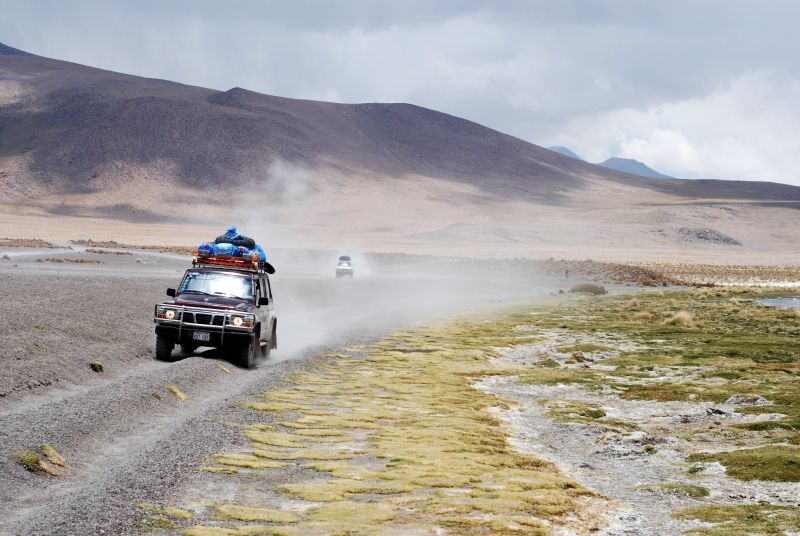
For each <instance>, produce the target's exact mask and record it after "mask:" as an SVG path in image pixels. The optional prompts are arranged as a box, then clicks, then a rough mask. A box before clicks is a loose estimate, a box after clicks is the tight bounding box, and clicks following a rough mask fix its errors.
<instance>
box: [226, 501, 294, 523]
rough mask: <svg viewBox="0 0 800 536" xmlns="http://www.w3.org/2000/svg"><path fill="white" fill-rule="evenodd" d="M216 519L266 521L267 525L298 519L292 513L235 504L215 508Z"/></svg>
mask: <svg viewBox="0 0 800 536" xmlns="http://www.w3.org/2000/svg"><path fill="white" fill-rule="evenodd" d="M214 517H216V518H217V519H221V520H230V519H233V520H236V521H265V522H267V523H294V522H295V521H297V520H298V517H297V516H296V515H294V514H292V513H291V512H285V511H283V510H277V509H275V508H251V507H248V506H238V505H235V504H218V505H216V506H214Z"/></svg>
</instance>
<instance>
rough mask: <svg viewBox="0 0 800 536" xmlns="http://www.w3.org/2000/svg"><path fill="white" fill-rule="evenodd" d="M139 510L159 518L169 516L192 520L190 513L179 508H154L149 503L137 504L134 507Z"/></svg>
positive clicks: (153, 505)
mask: <svg viewBox="0 0 800 536" xmlns="http://www.w3.org/2000/svg"><path fill="white" fill-rule="evenodd" d="M136 506H137V507H139V508H140V509H141V510H144V511H145V512H149V513H151V514H156V515H159V516H169V517H174V518H176V519H192V513H191V512H188V511H186V510H181V509H180V508H169V507H168V508H161V507H160V506H156V505H155V504H149V503H139V504H137V505H136Z"/></svg>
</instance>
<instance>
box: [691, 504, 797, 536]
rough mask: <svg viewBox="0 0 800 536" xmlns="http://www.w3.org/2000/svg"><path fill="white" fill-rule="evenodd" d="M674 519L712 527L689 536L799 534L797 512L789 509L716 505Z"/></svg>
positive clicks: (757, 505) (750, 505) (787, 507)
mask: <svg viewBox="0 0 800 536" xmlns="http://www.w3.org/2000/svg"><path fill="white" fill-rule="evenodd" d="M675 517H677V518H680V519H697V520H699V521H704V522H706V523H715V525H714V526H713V527H707V528H697V529H692V530H690V531H689V532H688V533H689V534H702V535H704V536H751V535H756V534H758V535H761V534H764V535H776V534H786V532H787V531H792V532H796V531H797V530H800V508H797V507H790V506H772V505H768V504H766V505H765V504H716V505H708V506H697V507H695V508H687V509H684V510H680V511H679V512H677V513H675Z"/></svg>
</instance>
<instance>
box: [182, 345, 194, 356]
mask: <svg viewBox="0 0 800 536" xmlns="http://www.w3.org/2000/svg"><path fill="white" fill-rule="evenodd" d="M197 348H198V346H197V345H196V344H181V352H183V353H184V354H189V355H191V354H193V353H194V351H195V350H197Z"/></svg>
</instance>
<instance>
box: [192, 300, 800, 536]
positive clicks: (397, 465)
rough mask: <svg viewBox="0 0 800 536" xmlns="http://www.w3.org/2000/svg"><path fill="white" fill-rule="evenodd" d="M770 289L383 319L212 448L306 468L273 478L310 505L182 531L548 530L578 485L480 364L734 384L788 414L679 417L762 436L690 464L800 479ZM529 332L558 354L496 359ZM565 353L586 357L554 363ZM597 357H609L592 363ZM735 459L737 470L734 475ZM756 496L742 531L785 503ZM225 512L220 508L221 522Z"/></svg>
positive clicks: (592, 413)
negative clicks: (523, 447)
mask: <svg viewBox="0 0 800 536" xmlns="http://www.w3.org/2000/svg"><path fill="white" fill-rule="evenodd" d="M767 295H769V293H766V292H763V291H759V292H755V291H743V290H731V289H697V290H685V291H683V290H682V291H662V292H648V293H642V294H640V295H638V296H637V298H636V303H635V304H631V298H630V296H627V297H624V296H611V297H608V296H590V297H580V298H578V297H575V298H572V299H570V300H567V301H566V302H563V303H561V304H558V305H556V306H549V305H548V306H542V307H536V308H534V309H535V310H531V308H527V309H525V310H520V311H517V312H513V313H508V314H505V315H500V316H497V317H493V318H491V319H486V318H476V319H470V320H461V321H451V322H448V323H445V324H441V325H436V326H433V327H429V328H425V329H414V330H409V331H403V332H399V333H394V334H392V335H390V336H387V337H385V338H384V339H382V340H381V341H379V342H378V343H376V344H373V345H370V346H365V347H361V348H353V349H350V350H349V353H338V354H329V355H328V356H327V358H328V360H327V361H326V362H325V363H324V364H321V365H318V366H317V367H316V368H314V369H311V370H307V371H305V372H302V373H299V374H297V375H296V376H295V377H294V378H293V379H292V383H293V384H294V385H291V386H289V387H287V388H284V389H277V390H273V391H269V392H266V393H263V394H262V395H261V396H260V397H259V399H258V400H253V401H250V402H247V403H246V404H243V405H241V407H243V408H246V409H248V410H251V411H255V412H265V413H270V414H271V415H270V417H269V421H268V422H269V423H270V424H269V425H252V424H248V425H247V426H243V430H244V434H245V435H246V437H247V438H248V439H249V440H250V441H251V446H250V450H249V451H248V452H246V453H240V454H221V455H218V456H217V457H216V461H217V463H218V467H217V468H212V469H217V470H221V471H224V470H226V468H227V469H230V468H237V470H238V468H242V469H243V470H245V472H253V471H261V470H269V469H270V468H272V467H285V466H292V467H295V466H296V467H299V468H300V469H302V470H303V471H305V472H306V473H305V475H311V476H304V477H303V478H301V479H300V480H299V481H297V482H295V483H292V484H284V485H280V486H279V487H278V490H277V491H279V492H281V493H283V494H285V496H286V498H287V499H291V500H294V501H298V500H299V501H301V503H302V501H307V503H306V505H307V506H308V509H307V510H305V511H302V512H300V511H298V513H297V514H296V515H297V521H296V522H283V523H281V522H276V523H275V524H272V525H269V524H267V525H258V526H256V525H252V524H248V525H243V524H241V523H245V522H244V521H241V519H239V518H227V521H222V523H224V526H213V527H211V526H209V527H205V526H198V527H193V528H192V529H190V530H189V532H187V534H195V535H201V536H202V535H207V534H214V535H217V534H221V535H227V534H232V535H233V534H256V533H259V534H260V533H267V534H291V535H297V534H309V533H328V534H344V533H348V534H350V533H351V534H376V533H381V534H383V533H386V534H391V533H397V534H407V533H415V532H419V533H432V532H436V531H444V532H445V533H458V534H473V533H474V534H479V533H489V534H516V533H519V532H523V533H534V534H535V533H539V532H541V533H542V534H546V533H549V530H550V529H549V527H548V522H549V521H553V522H555V523H559V522H561V520H562V518H561V516H563V515H564V514H567V513H572V512H574V511H575V510H576V509H579V508H581V504H582V503H583V502H582V501H579V500H577V499H578V498H579V497H580V496H581V495H586V494H588V492H587V490H585V489H584V488H582V487H581V486H580V485H578V484H577V483H575V482H573V481H571V480H570V479H569V478H567V477H566V476H565V475H563V474H561V473H560V472H559V471H558V470H557V469H556V467H555V466H554V465H553V464H551V463H549V462H546V461H543V460H540V459H537V458H535V457H532V456H529V455H525V454H522V453H520V452H518V451H516V450H514V449H513V448H512V447H511V446H510V445H509V444H508V442H507V439H506V437H505V435H504V432H503V429H502V427H501V423H500V421H499V419H498V418H497V417H496V415H497V414H498V412H499V411H502V410H503V409H507V408H508V405H507V403H506V402H505V401H503V400H501V399H498V398H497V397H495V396H494V395H492V394H490V393H487V392H484V391H479V390H477V389H475V388H474V387H473V386H474V384H475V382H476V381H478V380H480V379H482V378H484V377H486V376H497V375H507V374H514V375H516V376H517V378H518V381H520V382H522V383H530V384H542V385H558V384H574V385H577V386H581V387H584V388H586V389H588V390H590V391H594V390H597V391H598V392H603V393H604V395H603V396H607V395H609V394H610V395H614V394H616V395H618V396H619V397H621V398H622V399H623V400H650V401H665V402H666V401H697V402H705V403H712V404H718V403H722V402H724V401H726V400H728V399H729V398H730V397H732V396H736V397H737V400H739V404H740V405H738V406H726V409H725V411H732V409H731V408H739V409H738V411H739V412H740V413H742V414H754V415H755V414H760V413H780V414H783V415H785V418H780V419H778V420H775V419H774V418H773V419H772V420H769V421H764V422H759V423H750V424H738V425H736V426H731V425H726V424H723V423H704V424H703V425H702V426H699V425H698V426H695V425H691V426H686V427H685V430H686V435H685V436H682V438H683V439H689V440H691V438H692V434H694V433H697V434H704V436H705V437H710V436H714V435H715V434H716V435H718V437H726V438H734V439H735V442H733V443H732V444H733V445H738V444H741V445H746V446H748V447H759V448H749V449H742V450H739V451H735V452H733V453H720V454H713V455H698V457H697V458H693V460H694V461H697V462H703V461H709V460H718V461H720V462H721V463H723V464H724V465H726V467H727V468H728V473H729V474H730V475H731V476H735V477H737V478H761V479H765V480H769V479H775V478H772V476H773V475H777V474H782V475H784V478H783V479H785V480H798V477H797V476H796V475H797V465H796V464H797V459H796V458H795V454H796V452H797V451H796V450H794V449H795V448H796V447H793V446H791V445H793V444H797V443H798V442H800V434H798V432H797V429H798V428H800V394H798V390H797V389H796V380H797V378H798V376H800V356H798V354H797V351H796V341H797V339H798V336H800V317H798V316H797V315H796V314H795V313H794V312H791V311H785V310H781V309H777V308H770V307H764V306H760V305H758V304H756V303H755V302H754V301H753V300H754V299H755V298H758V297H762V296H767ZM732 298H735V300H734V299H732ZM532 312H533V313H536V314H535V315H531V313H532ZM524 326H527V328H525V329H523V328H522V327H524ZM553 334H555V335H553ZM609 334H610V335H609ZM562 341H563V342H562ZM538 342H542V343H543V346H545V347H547V348H551V349H555V350H556V351H557V352H558V353H557V354H553V355H550V356H546V355H545V356H541V359H539V361H538V363H536V364H534V366H530V367H527V368H525V367H522V366H517V365H511V364H506V363H507V361H506V360H502V359H499V358H500V357H501V353H500V352H498V351H497V350H496V349H497V348H501V347H509V346H514V345H517V344H536V343H538ZM551 352H552V350H551ZM564 353H571V354H573V356H576V355H577V356H578V357H581V359H579V358H578V357H573V358H571V359H567V360H566V362H564V361H563V360H564ZM591 354H594V355H591ZM600 354H602V355H600ZM600 362H601V363H602V365H603V366H602V367H601V366H594V365H595V364H597V363H600ZM542 363H544V365H545V366H542ZM590 394H591V393H590ZM592 396H593V395H592ZM765 400H766V401H767V402H765ZM754 404H758V405H754ZM545 405H546V408H547V413H548V415H549V416H550V417H551V418H552V419H554V420H556V421H570V422H580V423H586V424H589V425H592V424H594V423H597V424H600V425H603V426H617V427H627V428H635V427H636V424H635V423H622V422H619V423H618V422H614V421H612V420H611V419H609V418H608V416H607V415H606V413H605V412H606V410H605V409H604V408H603V407H602V406H601V405H599V404H594V403H587V402H583V401H579V400H559V401H549V402H547V403H546V404H545ZM728 422H730V420H728ZM737 422H739V423H741V422H742V419H738V420H737ZM797 450H800V449H797ZM666 452H667V451H665V455H667V454H666ZM642 453H645V454H653V455H656V454H657V453H658V448H657V447H656V446H655V445H653V444H645V445H643V446H642ZM659 456H661V455H660V454H659ZM704 456H707V457H704ZM272 464H274V465H272ZM695 468H702V465H695V466H693V468H690V469H689V470H688V472H689V473H690V474H696V473H698V472H700V470H701V469H695ZM745 469H747V471H749V473H748V476H747V477H744V476H737V474H739V475H744V473H737V471H740V470H742V471H743V470H745ZM750 474H752V475H753V476H752V477H751V476H749V475H750ZM313 475H317V476H313ZM248 476H249V475H248ZM215 478H224V474H223V473H220V474H218V475H216V476H215ZM231 478H242V475H233V476H231ZM697 478H703V475H697ZM658 489H659V490H660V491H662V492H666V493H673V494H676V495H681V496H685V497H691V498H695V499H702V498H703V497H705V496H706V495H707V494H708V489H706V488H705V487H702V486H699V485H697V486H694V485H689V484H679V483H675V484H663V485H661V486H658ZM308 503H312V504H308ZM229 506H230V505H229ZM240 506H241V505H240ZM275 506H276V505H275V504H264V505H257V507H258V508H262V507H263V508H267V507H275ZM278 506H279V505H278ZM726 506H727V505H726ZM732 506H735V505H732ZM255 507H256V506H248V507H247V508H255ZM742 508H743V509H745V510H746V509H747V508H748V506H747V505H745V506H742ZM758 508H761V510H753V512H751V513H752V515H753V516H754V517H753V519H752V520H751V522H750V524H749V525H746V527H747V530H751V532H753V533H759V532H758V531H759V530H761V527H762V525H763V523H762V521H763V520H764V519H768V518H769V517H770V516H773V517H775V518H776V519H778V520H779V521H776V523H778V525H776V526H778V527H783V526H784V525H786V523H789V522H790V521H787V520H790V519H791V516H793V515H794V514H793V513H791V511H790V510H783V509H779V508H777V509H776V508H774V507H771V506H769V505H759V507H758ZM770 508H772V510H770ZM743 511H744V510H743ZM685 512H688V511H684V512H682V513H681V515H684V514H685ZM211 514H212V516H213V515H214V514H213V512H212V513H211ZM707 514H708V512H705V511H704V512H700V511H699V510H698V511H697V513H695V514H692V515H696V516H700V515H707ZM762 514H763V515H762ZM708 515H710V514H708ZM737 516H738V517H737ZM712 517H713V516H712ZM762 517H763V519H762ZM697 518H698V519H699V517H697ZM730 519H731V520H733V521H730V523H728V522H727V521H726V522H725V523H726V524H724V525H720V526H719V527H722V526H724V527H726V529H725V530H727V528H730V529H731V531H733V532H727V533H730V534H735V533H736V532H735V531H736V530H739V529H740V526H741V527H744V526H745V523H747V522H748V521H747V514H746V513H745V514H741V515H740V514H739V513H736V512H733V513H731V516H730ZM220 521H221V520H220V519H219V518H218V517H217V518H216V524H217V525H219V522H220ZM237 521H240V522H241V523H237ZM253 521H262V522H263V521H264V520H256V519H254V520H253ZM709 522H713V523H716V522H717V521H709ZM247 523H251V522H250V521H248V522H247ZM267 523H270V522H269V521H267ZM781 523H783V524H781ZM737 524H738V525H737ZM763 526H766V525H763ZM786 526H788V525H786ZM719 527H711V528H704V529H698V530H706V531H713V530H717V528H719ZM259 530H260V531H262V532H258V531H259ZM720 530H723V529H720ZM741 530H745V529H741ZM781 530H783V529H781ZM710 533H713V532H710ZM722 533H723V532H718V533H717V534H722ZM727 533H726V534H727ZM742 533H745V532H742ZM774 533H779V532H774Z"/></svg>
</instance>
